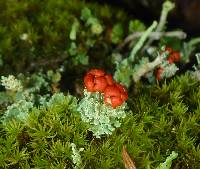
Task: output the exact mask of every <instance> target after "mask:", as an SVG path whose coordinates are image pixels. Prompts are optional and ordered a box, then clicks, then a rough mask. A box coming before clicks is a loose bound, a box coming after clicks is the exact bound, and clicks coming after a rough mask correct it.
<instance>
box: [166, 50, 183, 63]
mask: <svg viewBox="0 0 200 169" xmlns="http://www.w3.org/2000/svg"><path fill="white" fill-rule="evenodd" d="M165 51H166V52H168V53H169V57H168V58H167V61H168V62H169V63H170V64H171V63H174V62H179V61H180V58H181V55H180V52H178V51H174V50H173V49H172V48H170V47H166V48H165Z"/></svg>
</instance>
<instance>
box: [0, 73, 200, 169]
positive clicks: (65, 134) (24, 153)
mask: <svg viewBox="0 0 200 169" xmlns="http://www.w3.org/2000/svg"><path fill="white" fill-rule="evenodd" d="M199 84H200V83H199V82H197V81H196V80H194V79H192V78H191V77H190V76H189V75H188V74H186V75H182V76H180V77H177V78H174V79H172V80H171V81H170V82H167V83H164V84H162V85H160V86H159V85H154V86H151V87H144V86H143V85H138V86H137V91H134V92H132V93H131V94H130V98H129V107H130V109H131V111H132V112H130V113H129V115H127V117H126V118H125V119H124V120H123V122H122V125H121V127H120V128H118V129H116V130H115V131H114V132H113V134H112V135H109V136H104V137H102V138H101V139H96V138H95V137H93V136H92V133H90V132H88V131H87V124H84V123H83V122H82V121H81V119H80V117H79V115H78V114H77V112H76V99H75V98H73V97H71V96H69V95H68V96H66V97H65V98H63V99H61V100H57V101H54V102H51V105H49V106H48V107H47V108H38V109H36V108H35V109H34V110H33V112H32V113H31V116H30V118H29V119H28V122H26V123H24V124H22V123H21V124H20V123H17V122H15V121H13V122H12V123H10V124H8V125H6V126H4V127H3V126H1V139H0V142H1V144H0V147H1V151H0V153H1V154H0V166H1V168H65V167H66V168H71V167H72V166H73V163H72V158H71V153H72V152H71V148H70V143H71V142H73V143H75V144H76V145H77V147H78V148H84V151H83V152H81V158H82V167H81V168H91V169H92V168H105V169H106V168H113V169H114V168H123V167H124V165H123V161H122V157H121V151H122V146H123V145H125V146H126V148H127V151H128V153H129V154H130V156H131V157H132V158H133V159H134V160H135V163H136V166H137V168H138V169H140V168H141V169H143V168H155V167H156V166H158V165H159V163H161V162H163V161H165V158H166V157H167V156H168V155H169V154H170V153H171V152H172V151H176V152H177V153H178V154H179V155H178V158H177V159H176V160H174V162H173V167H172V168H174V169H179V168H181V169H187V168H192V169H198V168H199V165H200V150H199V136H200V131H199V120H200V117H199V107H200V102H199V99H200V88H199Z"/></svg>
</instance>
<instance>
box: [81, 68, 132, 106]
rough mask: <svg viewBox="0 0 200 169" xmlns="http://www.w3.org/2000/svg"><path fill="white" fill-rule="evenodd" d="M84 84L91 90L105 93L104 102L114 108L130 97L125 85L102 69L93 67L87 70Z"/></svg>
mask: <svg viewBox="0 0 200 169" xmlns="http://www.w3.org/2000/svg"><path fill="white" fill-rule="evenodd" d="M84 85H85V87H86V89H87V91H89V92H101V93H104V102H105V103H106V104H108V105H111V106H112V107H113V108H116V107H117V106H120V105H122V104H123V103H124V102H125V101H126V100H127V99H128V93H127V91H126V89H125V87H124V86H123V85H121V84H119V83H117V82H115V81H114V80H113V78H112V76H111V75H110V74H106V73H105V72H104V71H103V70H101V69H91V70H90V71H89V72H87V74H86V75H85V77H84Z"/></svg>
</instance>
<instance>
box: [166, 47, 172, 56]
mask: <svg viewBox="0 0 200 169" xmlns="http://www.w3.org/2000/svg"><path fill="white" fill-rule="evenodd" d="M165 52H168V53H169V54H171V53H172V52H173V49H172V48H170V47H166V48H165Z"/></svg>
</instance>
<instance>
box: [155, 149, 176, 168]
mask: <svg viewBox="0 0 200 169" xmlns="http://www.w3.org/2000/svg"><path fill="white" fill-rule="evenodd" d="M177 156H178V153H176V152H174V151H172V153H171V154H170V156H169V157H167V159H166V161H165V162H164V163H161V164H160V165H159V166H158V167H157V168H156V169H170V168H171V165H172V160H174V159H176V158H177Z"/></svg>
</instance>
